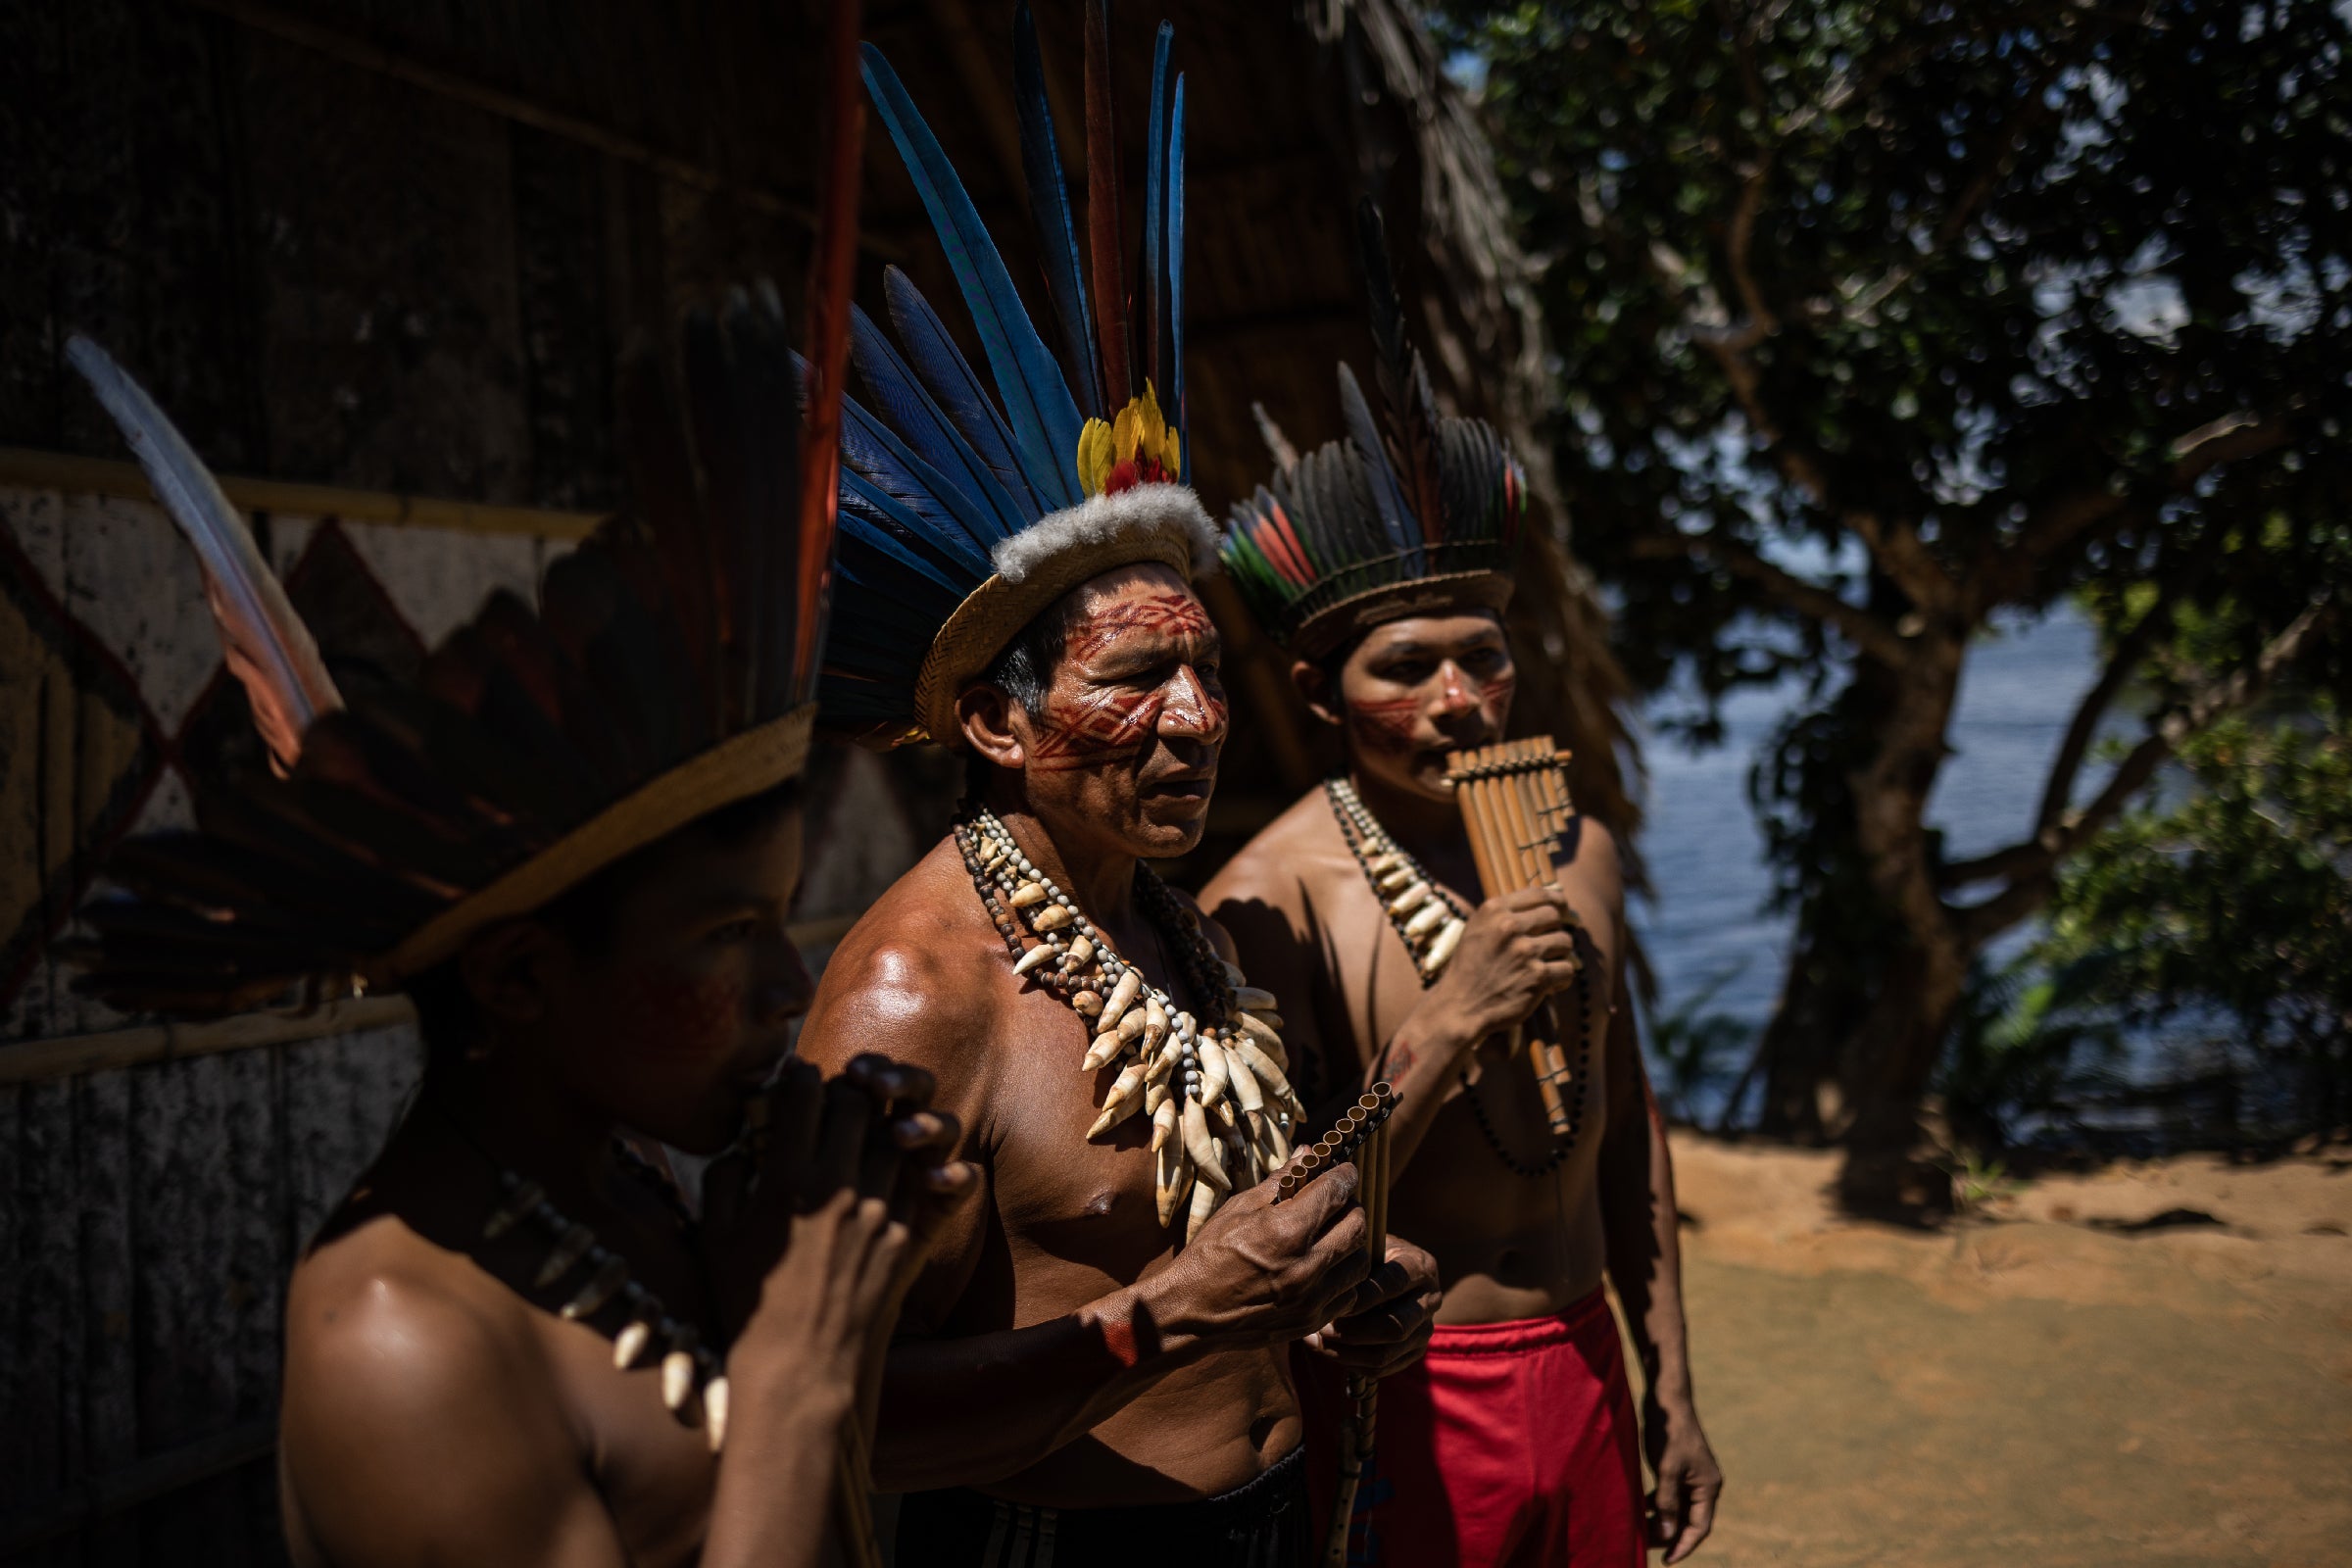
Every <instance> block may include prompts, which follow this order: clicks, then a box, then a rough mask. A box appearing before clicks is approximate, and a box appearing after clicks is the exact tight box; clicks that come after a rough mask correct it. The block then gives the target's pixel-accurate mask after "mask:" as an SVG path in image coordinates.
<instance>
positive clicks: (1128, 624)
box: [1065, 593, 1208, 661]
mask: <svg viewBox="0 0 2352 1568" xmlns="http://www.w3.org/2000/svg"><path fill="white" fill-rule="evenodd" d="M1146 633H1152V634H1156V635H1159V636H1162V637H1166V638H1169V639H1171V640H1189V639H1194V638H1200V637H1205V636H1206V635H1208V612H1207V611H1205V610H1203V609H1201V602H1200V601H1199V600H1197V599H1194V598H1193V597H1191V596H1190V595H1188V594H1170V593H1158V594H1152V595H1150V596H1149V597H1147V598H1143V599H1130V600H1125V601H1122V602H1120V603H1118V604H1111V605H1104V606H1103V607H1102V608H1100V609H1097V610H1091V611H1088V612H1087V613H1085V614H1084V615H1083V616H1081V617H1080V618H1079V621H1078V624H1077V625H1075V626H1073V627H1071V628H1070V633H1069V636H1068V638H1067V639H1066V642H1065V646H1067V647H1068V649H1069V651H1070V654H1071V656H1072V657H1073V658H1076V659H1078V660H1081V661H1084V660H1088V659H1093V658H1095V657H1097V656H1098V655H1100V654H1102V653H1103V652H1104V651H1105V650H1107V649H1108V648H1109V647H1110V645H1111V644H1112V643H1115V642H1117V641H1119V640H1120V639H1121V638H1123V637H1133V636H1139V635H1143V634H1146Z"/></svg>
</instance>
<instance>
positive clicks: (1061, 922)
mask: <svg viewBox="0 0 2352 1568" xmlns="http://www.w3.org/2000/svg"><path fill="white" fill-rule="evenodd" d="M1072 918H1073V916H1072V915H1071V913H1070V907H1069V906H1068V905H1066V904H1049V905H1047V906H1046V907H1044V908H1042V909H1040V910H1038V911H1037V913H1035V914H1033V915H1031V916H1030V917H1029V927H1030V929H1031V930H1033V931H1036V932H1038V933H1039V934H1041V935H1042V934H1044V933H1045V932H1048V931H1058V930H1060V929H1061V928H1062V927H1063V926H1065V925H1068V924H1069V923H1070V921H1071V919H1072Z"/></svg>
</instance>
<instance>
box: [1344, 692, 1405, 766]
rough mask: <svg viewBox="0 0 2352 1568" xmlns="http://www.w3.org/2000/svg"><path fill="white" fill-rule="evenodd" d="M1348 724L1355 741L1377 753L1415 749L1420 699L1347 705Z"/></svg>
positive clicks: (1402, 698) (1394, 699)
mask: <svg viewBox="0 0 2352 1568" xmlns="http://www.w3.org/2000/svg"><path fill="white" fill-rule="evenodd" d="M1348 728H1349V729H1351V730H1352V731H1353V732H1354V734H1355V738H1356V741H1357V742H1358V743H1359V744H1361V745H1363V746H1367V747H1369V748H1371V749H1372V750H1373V751H1376V752H1388V753H1392V754H1394V753H1400V752H1409V751H1412V750H1414V749H1415V748H1416V747H1417V746H1418V745H1419V744H1420V742H1419V741H1418V740H1417V739H1416V736H1417V735H1418V733H1419V731H1420V728H1421V699H1420V698H1418V697H1396V698H1391V699H1388V700H1387V701H1384V702H1374V703H1349V704H1348Z"/></svg>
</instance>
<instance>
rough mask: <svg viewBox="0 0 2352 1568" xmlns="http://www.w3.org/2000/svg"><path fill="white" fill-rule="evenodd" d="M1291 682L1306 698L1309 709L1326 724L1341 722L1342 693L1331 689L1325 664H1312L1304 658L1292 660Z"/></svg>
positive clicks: (1300, 694)
mask: <svg viewBox="0 0 2352 1568" xmlns="http://www.w3.org/2000/svg"><path fill="white" fill-rule="evenodd" d="M1291 684H1292V685H1294V686H1296V687H1298V688H1299V696H1301V697H1303V698H1305V699H1306V706H1307V711H1309V712H1311V713H1313V714H1314V715H1315V716H1316V717H1317V718H1319V719H1321V720H1322V721H1323V722H1324V723H1326V724H1337V723H1339V722H1340V701H1339V698H1340V694H1339V693H1338V692H1335V691H1333V690H1332V689H1331V677H1330V676H1328V675H1326V674H1324V673H1323V666H1322V665H1320V664H1310V663H1308V662H1306V661H1305V660H1303V659H1294V660H1292V661H1291Z"/></svg>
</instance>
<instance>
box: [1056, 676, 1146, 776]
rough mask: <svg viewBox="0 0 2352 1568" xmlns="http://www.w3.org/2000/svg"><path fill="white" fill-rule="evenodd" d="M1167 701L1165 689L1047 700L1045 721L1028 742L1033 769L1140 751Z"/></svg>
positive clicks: (1067, 768) (1101, 761) (1098, 761)
mask: <svg viewBox="0 0 2352 1568" xmlns="http://www.w3.org/2000/svg"><path fill="white" fill-rule="evenodd" d="M1166 702H1167V694H1166V692H1165V691H1149V692H1096V693H1094V694H1093V695H1091V696H1089V697H1086V698H1081V699H1075V700H1071V701H1067V702H1051V701H1050V702H1048V703H1047V705H1046V722H1045V726H1044V728H1042V729H1041V730H1039V732H1038V737H1037V744H1036V745H1035V746H1034V747H1032V748H1030V752H1029V767H1030V770H1031V771H1033V772H1039V773H1067V772H1071V771H1073V770H1075V769H1078V768H1082V767H1103V766H1106V765H1108V764H1109V763H1112V762H1117V761H1124V760H1127V759H1128V758H1131V757H1133V756H1134V755H1135V754H1136V753H1138V752H1140V751H1142V750H1143V748H1144V743H1145V742H1146V741H1148V740H1150V739H1151V738H1152V731H1153V730H1155V729H1157V728H1158V727H1159V711H1160V709H1161V708H1162V707H1163V706H1164V705H1165V704H1166Z"/></svg>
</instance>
